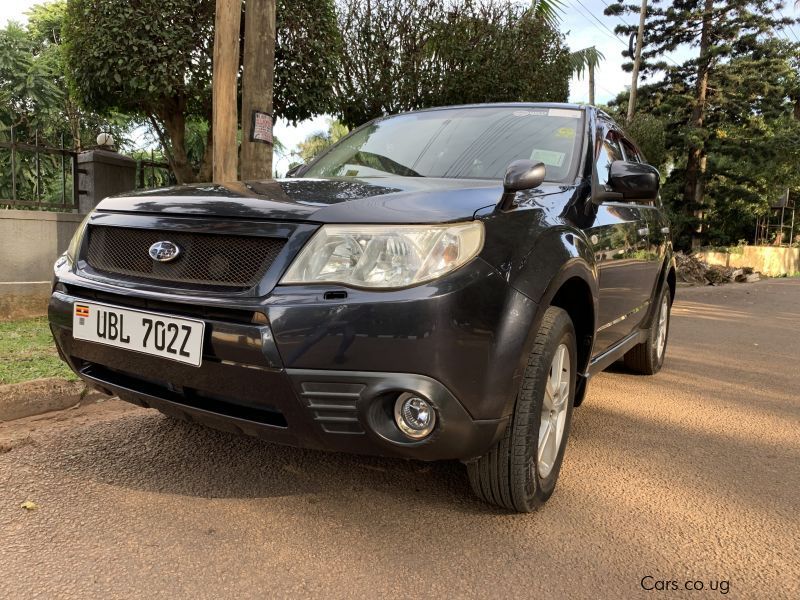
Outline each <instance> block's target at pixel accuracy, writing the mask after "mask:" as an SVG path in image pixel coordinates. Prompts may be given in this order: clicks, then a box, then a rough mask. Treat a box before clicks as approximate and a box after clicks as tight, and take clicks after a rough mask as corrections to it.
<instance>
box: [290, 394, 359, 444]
mask: <svg viewBox="0 0 800 600" xmlns="http://www.w3.org/2000/svg"><path fill="white" fill-rule="evenodd" d="M365 387H366V386H365V385H363V384H361V383H323V382H304V383H301V384H300V389H301V392H300V394H301V396H302V397H303V400H305V403H306V406H308V408H309V410H311V413H312V414H313V415H314V420H315V421H316V422H317V423H319V425H320V427H322V430H323V431H324V432H326V433H356V434H359V433H364V428H363V427H361V423H360V422H359V420H358V409H357V408H356V403H357V402H358V399H359V398H360V397H361V392H362V391H363V390H364V388H365Z"/></svg>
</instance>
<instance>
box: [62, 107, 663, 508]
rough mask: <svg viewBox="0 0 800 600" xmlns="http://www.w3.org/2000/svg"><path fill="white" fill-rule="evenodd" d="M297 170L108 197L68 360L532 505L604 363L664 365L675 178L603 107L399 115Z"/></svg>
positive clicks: (241, 423)
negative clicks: (662, 188)
mask: <svg viewBox="0 0 800 600" xmlns="http://www.w3.org/2000/svg"><path fill="white" fill-rule="evenodd" d="M292 175H293V176H292V177H291V178H289V179H285V180H280V181H263V182H255V181H253V182H243V183H241V182H240V183H229V184H222V185H217V184H215V185H211V184H209V185H193V186H183V187H177V188H171V189H159V190H149V191H144V192H138V193H131V194H128V195H124V196H121V197H115V198H109V199H107V200H105V201H103V202H102V203H101V204H100V205H99V206H98V207H97V209H96V210H95V211H94V212H93V213H92V214H91V215H89V216H88V218H87V220H86V221H85V224H84V225H83V226H82V227H81V228H80V230H79V231H78V233H77V234H76V236H75V238H74V239H73V241H72V244H71V245H70V247H69V249H68V251H67V252H66V253H65V254H64V256H62V257H61V258H60V259H59V260H58V262H57V263H56V266H55V276H56V277H55V286H54V290H53V295H52V300H51V302H50V322H51V326H52V331H53V335H54V336H55V340H56V342H57V344H58V347H59V349H60V351H61V354H62V356H63V358H64V360H66V361H67V362H68V363H69V364H70V366H71V367H72V368H73V369H74V370H75V372H76V373H77V374H78V375H79V376H80V377H81V378H83V379H84V380H86V381H87V382H90V383H91V384H93V385H95V386H96V387H98V388H100V389H102V390H105V391H107V392H108V393H113V394H116V395H118V396H119V397H121V398H122V399H124V400H128V401H130V402H134V403H136V404H139V405H141V406H145V407H152V408H156V409H158V410H160V411H162V412H164V413H166V414H168V415H171V416H173V417H177V418H182V419H186V420H190V421H196V422H199V423H204V424H208V425H210V426H213V427H217V428H219V429H224V430H228V431H233V432H241V433H246V434H250V435H255V436H259V437H262V438H265V439H268V440H271V441H274V442H278V443H284V444H291V445H298V446H304V447H309V448H320V449H327V450H340V451H348V452H361V453H365V454H376V455H385V456H395V457H405V458H414V459H421V460H440V459H459V460H461V461H463V462H464V463H466V465H467V470H468V473H469V478H470V481H471V482H472V486H473V488H474V490H475V492H476V493H477V494H478V495H479V496H480V497H482V498H484V499H485V500H487V501H489V502H493V503H495V504H498V505H500V506H503V507H506V508H509V509H512V510H517V511H529V510H531V509H533V508H534V507H536V506H537V505H538V504H540V503H541V502H543V501H545V500H546V499H547V498H548V497H549V496H550V495H551V494H552V492H553V489H554V487H555V483H556V479H557V477H558V473H559V469H560V466H561V461H562V458H563V455H564V449H565V446H566V443H567V439H568V433H569V426H570V418H571V415H572V409H573V407H574V406H577V405H579V404H580V402H581V400H582V399H583V397H584V395H585V393H586V387H587V383H588V381H589V378H590V377H591V376H592V375H593V374H594V373H597V372H598V371H600V370H602V369H604V368H605V367H607V366H608V365H610V364H611V363H612V362H614V361H616V360H618V359H620V358H624V360H625V363H626V364H627V365H628V367H629V368H631V369H633V370H635V371H637V372H641V373H647V374H652V373H655V372H657V371H658V370H659V368H660V367H661V365H662V362H663V360H664V352H665V348H666V342H667V333H668V328H669V313H670V306H671V302H672V298H673V296H674V293H675V268H674V263H673V259H672V251H671V243H670V238H669V228H668V224H667V221H666V220H665V217H664V215H663V213H662V212H661V209H660V201H659V196H658V190H659V177H658V172H657V171H656V170H655V169H653V168H652V167H651V166H649V165H647V164H646V162H645V161H644V158H643V157H642V155H641V153H640V152H639V151H638V149H637V147H636V145H635V144H634V143H633V142H631V141H630V140H629V139H628V138H626V136H625V133H624V132H623V131H622V130H620V128H619V127H617V126H616V125H615V124H614V122H613V121H612V120H611V119H610V118H609V117H608V116H607V115H606V114H604V113H603V112H601V111H599V110H597V109H595V108H593V107H585V106H574V105H565V104H510V105H507V104H503V105H478V106H463V107H449V108H441V109H433V110H425V111H419V112H413V113H408V114H401V115H396V116H391V117H386V118H381V119H377V120H375V121H373V122H371V123H368V124H366V125H364V126H363V127H361V128H359V129H357V130H355V131H354V132H353V133H351V134H350V135H349V136H348V137H347V138H345V139H344V140H342V141H341V142H339V143H338V144H336V145H335V146H334V147H332V148H331V149H329V150H328V151H327V152H325V153H324V154H323V155H322V156H320V157H319V158H317V159H316V160H315V161H314V162H312V163H311V164H309V165H305V166H303V167H301V168H299V169H297V170H296V172H295V173H293V174H292Z"/></svg>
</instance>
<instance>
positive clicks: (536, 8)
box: [531, 0, 800, 27]
mask: <svg viewBox="0 0 800 600" xmlns="http://www.w3.org/2000/svg"><path fill="white" fill-rule="evenodd" d="M798 1H800V0H798ZM563 6H564V0H531V10H533V12H534V14H535V15H536V16H537V17H541V18H542V19H544V20H545V21H547V23H548V24H549V25H551V26H553V27H555V26H556V25H557V24H558V22H559V21H560V20H561V16H560V13H563V12H564V9H563V8H562V7H563Z"/></svg>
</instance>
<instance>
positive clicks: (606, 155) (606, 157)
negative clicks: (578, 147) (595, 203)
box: [597, 134, 623, 184]
mask: <svg viewBox="0 0 800 600" xmlns="http://www.w3.org/2000/svg"><path fill="white" fill-rule="evenodd" d="M615 160H623V157H622V148H621V147H620V145H619V142H618V141H617V140H616V138H615V137H614V136H613V134H609V135H608V136H607V137H606V139H605V140H603V144H602V145H601V146H600V151H599V153H598V156H597V180H598V181H599V182H600V183H601V184H606V183H608V176H609V173H610V171H611V163H612V162H614V161H615Z"/></svg>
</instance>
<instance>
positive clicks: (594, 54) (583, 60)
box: [569, 46, 605, 104]
mask: <svg viewBox="0 0 800 600" xmlns="http://www.w3.org/2000/svg"><path fill="white" fill-rule="evenodd" d="M604 59H605V56H603V53H602V52H600V51H599V50H598V49H597V48H595V47H594V46H589V47H588V48H584V49H582V50H576V51H575V52H572V53H570V55H569V62H570V67H571V69H572V72H573V73H574V74H575V75H576V76H578V77H583V72H584V71H588V72H589V104H594V69H595V67H597V65H599V64H600V61H601V60H604Z"/></svg>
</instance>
